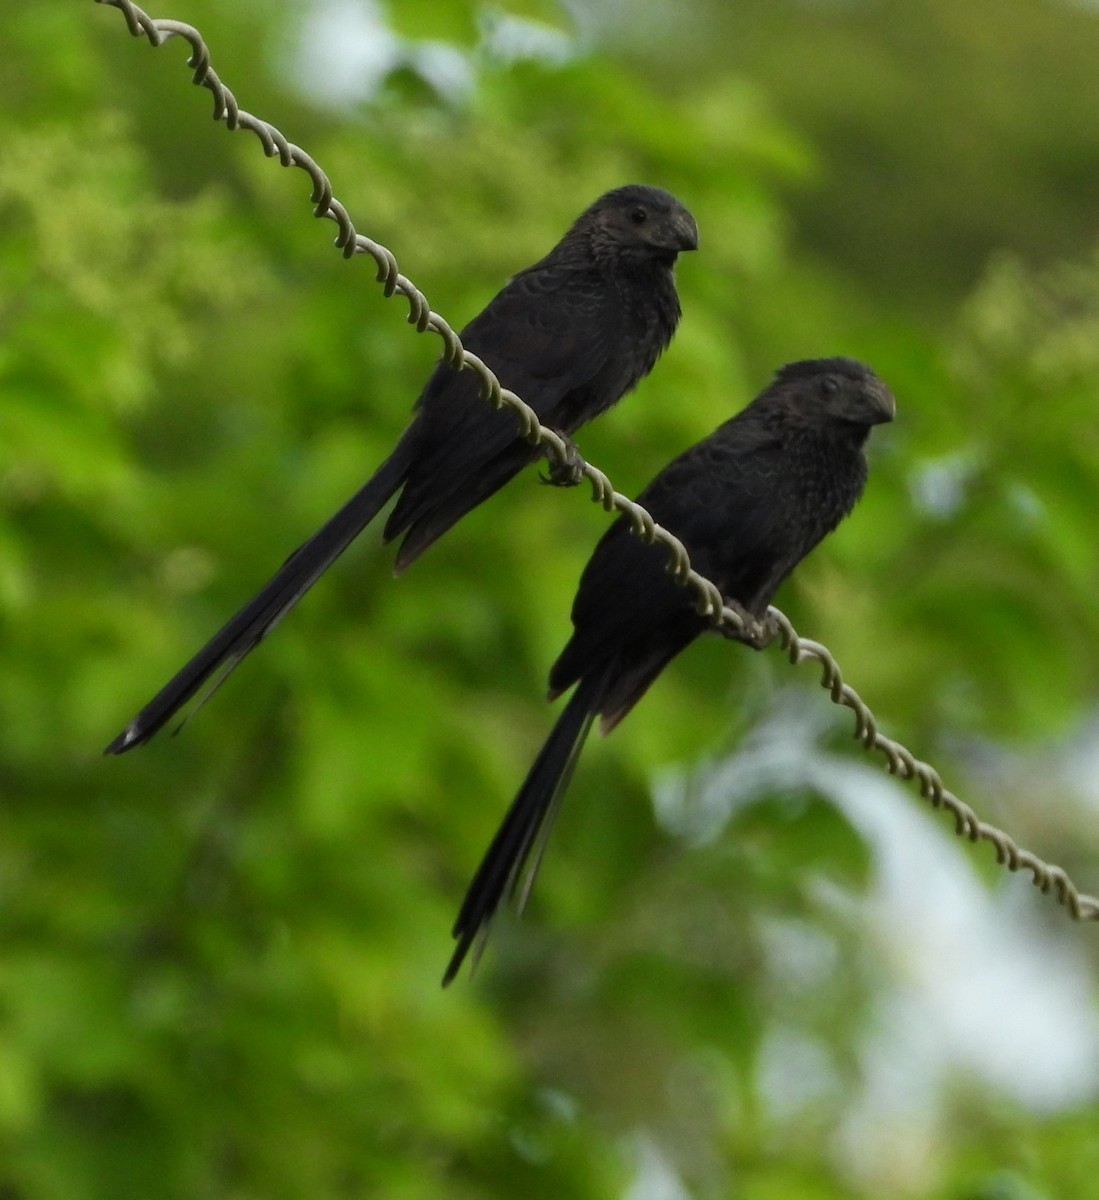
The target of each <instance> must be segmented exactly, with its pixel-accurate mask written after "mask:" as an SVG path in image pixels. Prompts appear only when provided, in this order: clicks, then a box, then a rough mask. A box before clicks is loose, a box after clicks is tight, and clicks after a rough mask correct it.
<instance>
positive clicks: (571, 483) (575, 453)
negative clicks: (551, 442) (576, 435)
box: [539, 432, 587, 487]
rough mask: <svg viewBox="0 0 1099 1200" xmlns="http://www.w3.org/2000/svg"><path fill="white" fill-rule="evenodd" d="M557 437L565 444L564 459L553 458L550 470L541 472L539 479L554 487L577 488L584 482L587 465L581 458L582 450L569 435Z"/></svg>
mask: <svg viewBox="0 0 1099 1200" xmlns="http://www.w3.org/2000/svg"><path fill="white" fill-rule="evenodd" d="M557 436H558V437H559V438H560V439H561V441H562V442H564V443H565V454H564V457H563V458H561V459H556V458H551V459H550V460H549V467H548V469H547V470H546V471H542V472H540V473H539V478H540V479H541V480H542V482H543V483H548V484H550V485H551V486H553V487H576V485H577V484H578V483H583V482H584V468H585V467H586V466H587V463H585V462H584V460H583V458H581V457H580V450H579V449H578V447H577V445H576V443H575V442H574V441H573V440H572V438H570V437H569V436H568V434H565V433H560V432H559V433H558V434H557Z"/></svg>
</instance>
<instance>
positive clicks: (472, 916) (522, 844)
mask: <svg viewBox="0 0 1099 1200" xmlns="http://www.w3.org/2000/svg"><path fill="white" fill-rule="evenodd" d="M607 678H608V674H607V672H600V673H599V674H597V675H595V676H594V677H592V676H589V677H587V678H585V679H582V680H581V681H580V683H579V684H578V685H577V688H576V691H574V692H573V694H572V695H571V696H570V697H569V702H568V704H566V705H565V709H564V711H563V712H562V713H561V715H560V716H559V717H558V718H557V724H556V725H554V727H553V729H552V731H551V732H550V735H549V737H548V738H546V741H545V744H544V745H543V747H542V749H541V750H539V751H538V757H537V758H536V759H535V760H534V763H533V765H532V766H531V768H530V771H529V772H528V773H527V777H526V779H525V780H524V781H523V786H522V787H521V788H520V789H519V793H518V795H517V796H516V797H515V799H514V800H513V801H512V802H511V807H510V808H509V809H508V811H507V814H506V815H505V817H504V819H503V821H502V822H501V824H500V828H499V829H498V830H497V831H496V836H495V837H494V838H493V839H492V843H491V845H490V846H489V848H488V850H487V851H486V852H485V856H484V858H483V859H482V860H481V865H480V866H479V867H478V868H477V873H476V874H475V875H474V876H473V880H472V882H471V883H470V885H469V888H468V890H467V891H466V895H465V899H464V900H463V901H462V907H461V909H460V911H459V913H458V919H457V920H456V921H455V922H454V928H453V930H452V931H451V933H452V936H453V937H455V938H457V939H458V945H457V947H456V948H455V950H454V954H453V955H452V956H451V959H450V964H449V966H448V967H447V969H446V974H445V975H444V976H443V987H446V985H447V984H448V983H450V981H451V980H452V979H453V978H454V976H455V975H457V974H458V970H459V968H460V967H461V965H462V962H463V960H464V959H465V957H466V955H467V954H468V953H469V950H470V948H471V947H472V946H473V945H474V943H475V942H480V945H479V946H478V948H477V953H480V950H481V948H482V946H483V944H484V941H485V939H486V938H487V937H488V930H489V924H490V922H491V921H492V918H493V915H494V914H495V913H496V910H497V909H498V908H499V907H500V905H501V904H502V903H503V901H504V899H505V898H506V897H507V896H508V895H509V894H510V893H513V892H515V891H516V889H517V887H518V893H519V898H518V904H519V909H520V911H522V908H523V905H524V904H525V903H526V900H527V896H528V895H529V894H530V889H531V886H532V885H533V883H534V876H535V874H536V872H537V870H538V864H539V862H540V861H541V858H542V852H543V850H544V849H545V845H546V839H547V837H548V836H549V831H550V826H551V825H552V824H553V818H554V816H555V815H556V812H557V806H558V804H559V803H560V801H561V797H562V795H563V794H564V791H565V787H566V786H567V784H568V781H569V776H570V775H571V774H572V769H573V767H574V766H575V764H576V759H577V757H578V756H579V754H580V749H581V747H582V746H583V745H584V739H585V737H587V733H588V730H589V729H590V728H591V723H592V719H593V718H594V716H595V714H596V712H597V711H598V708H599V702H600V700H601V698H602V695H603V691H604V687H605V684H606V680H607ZM524 866H525V867H526V870H525V872H524ZM520 874H523V876H524V877H523V880H522V883H521V885H520V883H519V876H520Z"/></svg>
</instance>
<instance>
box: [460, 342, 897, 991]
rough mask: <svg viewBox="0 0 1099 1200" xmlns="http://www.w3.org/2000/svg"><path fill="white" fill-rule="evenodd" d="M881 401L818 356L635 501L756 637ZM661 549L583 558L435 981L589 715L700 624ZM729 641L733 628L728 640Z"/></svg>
mask: <svg viewBox="0 0 1099 1200" xmlns="http://www.w3.org/2000/svg"><path fill="white" fill-rule="evenodd" d="M895 411H896V403H895V401H894V399H893V395H892V393H891V392H890V390H889V389H888V388H887V387H886V386H885V384H884V383H882V381H881V380H880V379H879V378H878V377H877V376H876V375H875V374H874V373H873V372H872V371H871V370H870V369H869V368H868V367H865V366H863V365H862V364H861V363H858V362H855V361H854V360H853V359H849V358H824V359H816V360H813V361H810V362H796V363H791V364H790V365H788V366H785V367H783V368H782V369H781V370H780V371H779V372H778V374H777V375H776V376H775V379H774V382H773V383H772V384H771V385H770V387H768V388H767V389H766V390H765V391H764V392H762V393H760V395H758V396H757V397H756V398H755V399H754V400H753V401H752V402H751V404H749V405H748V407H747V408H745V409H744V410H743V411H742V412H740V413H738V414H737V415H736V416H735V417H733V418H732V420H730V421H726V422H725V424H724V425H721V426H720V427H719V428H718V429H717V430H715V431H714V432H713V433H712V434H710V436H709V437H708V438H705V439H704V440H703V441H701V442H699V443H697V444H696V445H694V446H692V447H691V448H690V449H689V450H687V451H685V452H684V453H683V454H681V455H680V456H679V457H678V458H677V459H675V460H674V461H673V462H672V463H670V464H669V465H668V466H667V467H665V468H664V470H663V471H661V472H660V474H659V475H657V477H656V478H655V479H654V480H653V481H652V482H651V483H650V484H649V486H648V487H647V488H645V490H644V491H643V492H642V493H641V495H640V496H639V497H638V502H639V503H640V504H642V505H643V506H644V507H645V508H647V509H648V511H649V512H650V513H651V514H652V515H653V517H654V518H655V519H656V521H657V522H659V523H660V524H661V525H663V526H664V527H665V528H666V529H668V530H670V531H671V532H672V533H674V534H675V535H676V536H677V537H678V538H679V539H680V540H681V541H682V542H683V544H684V545H685V546H686V548H687V552H688V554H689V555H690V558H691V564H692V566H693V567H694V568H695V570H697V571H699V572H700V573H701V574H702V575H704V576H706V577H707V578H708V579H710V580H712V581H713V582H714V583H715V584H717V586H718V587H719V588H720V589H721V592H722V595H723V596H724V597H725V598H726V602H727V603H728V604H730V606H731V607H733V608H735V609H737V610H738V611H739V612H741V613H742V615H744V616H745V617H746V618H747V623H748V628H747V629H746V632H745V633H744V634H743V635H741V636H740V637H739V639H738V640H741V641H747V642H749V643H758V642H759V640H760V637H761V634H762V628H761V625H760V622H761V620H762V618H763V617H764V616H765V614H766V610H767V606H768V605H769V604H770V602H771V598H772V596H774V594H775V590H776V589H777V588H778V586H779V584H780V583H782V581H783V580H784V579H785V578H786V576H787V575H789V574H790V572H791V571H792V570H793V569H794V567H795V566H797V564H798V563H799V562H800V561H801V560H802V559H803V558H804V557H805V555H806V554H808V553H809V551H810V550H812V549H813V547H814V546H815V545H816V544H817V543H818V542H819V541H820V540H821V539H822V538H823V537H824V536H825V535H826V534H827V533H830V532H831V531H832V530H833V529H835V527H836V526H837V525H838V524H839V522H840V521H841V520H842V519H843V518H844V517H845V516H846V515H847V514H848V513H849V512H850V511H851V509H852V507H853V506H854V504H855V501H856V500H858V498H859V496H860V495H861V493H862V489H863V486H864V485H865V483H866V458H865V456H864V454H863V444H864V443H865V441H866V438H867V435H868V434H869V432H870V427H871V426H872V425H877V424H880V423H881V422H883V421H891V420H892V419H893V415H894V413H895ZM667 561H668V560H667V554H666V552H665V551H664V550H663V549H661V548H660V547H658V546H651V545H648V544H647V543H646V542H643V541H641V540H640V539H639V538H637V537H635V536H633V535H632V534H631V533H630V532H629V528H628V524H627V520H626V518H624V517H623V518H619V520H618V521H616V522H615V523H614V524H613V525H612V526H611V527H610V529H608V530H607V532H606V534H605V535H604V536H603V538H602V539H601V540H600V542H599V544H598V545H597V546H596V548H595V552H594V553H593V554H592V556H591V558H590V560H589V561H588V564H587V566H586V567H585V568H584V573H583V575H582V576H581V578H580V586H579V588H578V590H577V593H576V599H575V600H574V601H573V606H572V623H573V627H574V628H573V634H572V637H571V638H570V639H569V642H568V644H567V645H566V646H565V648H564V650H562V652H561V654H560V656H559V657H558V659H557V661H556V662H555V663H554V665H553V668H552V670H551V671H550V677H549V683H550V688H549V698H550V699H551V700H553V699H555V698H556V697H557V696H559V695H561V693H562V692H564V691H566V690H567V689H568V688H570V687H572V686H573V685H574V684H575V685H576V690H575V691H574V692H573V694H572V696H571V697H570V699H569V702H568V704H566V705H565V709H564V711H563V712H562V713H561V715H560V717H559V718H558V719H557V724H556V725H554V727H553V731H552V732H551V733H550V735H549V737H548V738H547V739H546V743H545V745H544V746H543V747H542V749H541V751H540V752H539V754H538V757H537V758H536V759H535V760H534V764H533V766H532V767H531V769H530V772H529V773H528V775H527V777H526V779H525V780H524V782H523V785H522V787H521V788H520V789H519V794H518V795H517V796H516V797H515V799H514V800H513V801H512V803H511V807H510V808H509V809H508V811H507V815H506V816H505V817H504V820H503V823H502V824H501V826H500V828H499V830H498V831H497V833H496V836H495V837H494V838H493V840H492V844H491V845H490V846H489V848H488V851H487V853H486V854H485V857H484V859H483V860H482V862H481V865H480V866H479V867H478V868H477V873H476V875H474V877H473V881H472V883H471V884H470V885H469V890H468V891H467V892H466V896H465V900H464V901H463V902H462V907H461V911H460V912H459V913H458V919H457V921H456V922H455V925H454V930H453V934H454V937H455V938H457V939H458V946H457V948H456V949H455V951H454V955H453V957H452V958H451V960H450V965H449V966H448V967H447V971H446V975H445V976H444V978H443V984H444V986H445V985H446V984H447V983H449V982H450V981H451V980H452V979H453V978H454V976H455V975H456V974H457V972H458V968H459V967H460V966H461V964H462V960H463V959H464V958H465V956H466V954H467V953H468V951H469V949H470V947H471V946H472V945H473V944H474V942H475V941H477V939H478V937H479V936H480V937H482V938H483V937H484V936H486V935H487V931H488V925H489V922H490V921H491V919H492V916H493V914H494V913H495V912H496V910H497V908H499V906H500V904H501V902H502V901H503V900H504V899H505V897H506V896H507V895H508V894H509V893H511V892H512V891H514V890H515V888H516V884H517V883H518V881H519V877H520V874H521V873H523V868H524V865H525V864H526V865H527V869H526V872H525V879H524V881H523V883H522V886H521V888H520V889H519V904H520V907H521V906H522V903H523V902H524V901H525V899H526V896H527V893H528V892H529V890H530V886H531V883H532V882H533V877H534V872H535V871H536V870H537V867H538V860H539V858H540V857H541V853H542V850H543V848H544V846H545V840H546V837H547V835H548V832H549V826H550V824H551V821H552V817H553V814H554V812H555V810H556V807H557V804H558V803H559V801H560V799H561V795H562V793H563V791H564V788H565V785H566V784H567V782H568V778H569V775H570V774H571V772H572V768H573V766H574V764H575V762H576V759H577V757H578V756H579V753H580V749H581V747H582V746H583V743H584V738H585V737H586V735H587V733H588V730H589V728H590V727H591V723H592V721H593V720H594V719H595V717H597V716H598V717H600V718H601V721H600V725H601V728H602V731H603V732H604V733H607V732H608V731H609V730H611V729H613V728H614V726H615V725H617V724H618V722H619V721H621V720H622V718H623V717H624V716H625V715H626V714H627V713H628V712H629V711H630V709H631V708H633V706H634V705H635V704H636V703H637V702H638V700H640V699H641V697H642V696H643V695H644V694H645V692H646V690H647V689H648V687H649V685H650V684H651V683H652V682H653V680H654V679H656V677H657V675H659V674H660V672H661V671H662V670H663V669H664V668H665V666H667V664H668V663H669V662H670V661H671V660H672V659H673V658H674V657H675V656H676V655H677V654H678V653H679V652H680V651H681V650H683V649H684V648H685V647H686V646H687V645H689V644H690V643H691V642H692V641H694V639H695V638H696V637H698V635H699V634H701V633H704V632H705V631H706V630H708V629H711V628H713V627H712V626H711V625H710V623H709V622H708V621H707V620H706V619H705V618H704V617H702V616H700V615H699V614H698V613H697V612H696V611H695V609H694V608H693V607H692V601H693V600H694V596H693V595H692V594H690V593H688V591H687V589H686V588H684V587H681V586H680V585H679V584H677V583H676V582H675V581H674V580H673V579H672V577H671V576H670V575H669V574H668V572H667V570H666V566H667ZM730 636H732V635H730Z"/></svg>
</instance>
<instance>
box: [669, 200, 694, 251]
mask: <svg viewBox="0 0 1099 1200" xmlns="http://www.w3.org/2000/svg"><path fill="white" fill-rule="evenodd" d="M672 235H673V237H674V238H675V246H676V249H677V250H697V249H698V225H697V224H696V223H695V219H694V217H692V216H691V214H690V213H689V212H687V210H686V209H684V210H683V211H682V212H677V213H676V214H675V216H674V217H673V218H672Z"/></svg>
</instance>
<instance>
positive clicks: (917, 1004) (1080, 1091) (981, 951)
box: [654, 691, 1099, 1173]
mask: <svg viewBox="0 0 1099 1200" xmlns="http://www.w3.org/2000/svg"><path fill="white" fill-rule="evenodd" d="M830 719H831V714H829V713H828V712H827V711H826V710H825V711H822V710H820V708H819V705H818V702H817V697H815V696H813V697H809V696H807V695H803V694H801V693H799V692H793V691H791V692H789V693H785V694H782V695H780V696H779V697H778V698H777V701H776V704H775V706H774V709H773V710H772V713H771V714H770V715H769V716H768V717H767V718H766V719H765V720H764V721H762V722H761V723H760V725H759V726H758V727H757V729H756V730H755V732H754V733H753V735H752V736H751V737H750V738H749V739H748V741H747V742H746V743H745V744H744V746H743V749H741V750H740V751H739V752H737V753H736V754H734V755H732V756H731V757H730V758H728V759H726V760H723V761H722V762H719V763H717V764H712V765H710V766H708V767H705V768H703V769H702V770H700V771H697V772H691V773H690V774H687V773H685V772H682V771H680V772H678V773H670V774H669V775H668V776H666V777H665V778H663V779H662V780H660V781H659V782H658V784H657V787H656V789H655V796H654V800H655V804H656V809H657V813H658V815H659V816H660V819H661V820H662V822H663V823H664V824H665V825H666V826H668V827H670V828H671V829H673V830H674V831H676V832H678V833H679V834H680V835H681V836H686V837H687V838H689V839H690V840H698V841H705V840H709V839H710V838H712V837H715V836H717V834H718V833H719V832H720V831H721V829H722V828H723V826H724V824H725V822H727V821H728V820H729V818H730V817H731V816H732V815H733V814H734V813H735V812H736V811H737V810H738V809H740V808H743V807H744V806H746V805H747V804H750V803H752V802H754V800H755V799H757V798H758V797H759V796H760V795H761V794H774V793H775V792H776V791H778V792H782V791H797V790H802V789H807V788H808V789H812V790H813V791H815V792H816V793H817V794H820V795H823V796H826V797H827V798H828V799H829V800H830V801H831V802H832V803H833V804H834V805H835V806H836V807H837V809H839V810H840V811H841V812H842V813H843V814H844V816H845V817H846V819H847V820H848V821H849V822H850V823H851V825H852V826H853V827H854V828H855V829H856V830H857V831H858V832H859V834H860V835H861V837H862V839H863V841H864V842H865V844H866V845H867V847H868V849H869V852H870V855H871V861H872V864H873V875H872V879H871V882H870V885H869V887H868V891H867V895H866V896H865V898H863V899H862V900H861V901H860V913H861V920H862V922H863V924H864V926H865V928H866V930H867V932H868V934H869V935H870V936H871V937H872V938H873V939H874V943H875V947H876V949H877V951H878V953H879V956H880V959H881V961H882V963H883V966H884V970H885V973H886V975H887V977H888V982H887V984H886V985H885V987H884V988H883V990H882V992H881V994H880V996H879V998H878V1003H877V1011H876V1014H875V1016H874V1019H873V1021H872V1023H871V1028H870V1030H869V1031H868V1033H867V1034H866V1037H865V1040H864V1043H863V1045H862V1047H861V1050H860V1058H861V1062H862V1074H863V1078H864V1092H863V1095H862V1096H861V1098H860V1099H859V1100H858V1101H857V1102H856V1104H855V1106H854V1108H853V1109H852V1110H851V1111H849V1112H848V1113H847V1114H846V1116H845V1118H844V1136H843V1138H842V1142H843V1144H844V1146H845V1147H846V1148H847V1149H846V1153H850V1154H851V1155H854V1156H858V1155H862V1154H867V1155H873V1154H874V1153H875V1151H876V1150H878V1151H880V1150H881V1148H882V1146H883V1144H884V1143H889V1150H888V1151H887V1153H894V1152H897V1151H898V1147H897V1146H896V1145H895V1142H896V1138H897V1136H898V1134H902V1135H903V1137H902V1140H904V1141H906V1142H908V1144H909V1145H916V1144H919V1143H920V1142H921V1139H920V1134H919V1126H920V1125H921V1123H926V1122H927V1121H928V1120H930V1121H931V1122H933V1121H934V1119H935V1116H936V1114H938V1113H939V1112H941V1111H942V1109H941V1105H940V1100H941V1098H942V1096H943V1094H944V1093H945V1092H946V1090H947V1088H948V1087H949V1086H950V1085H951V1084H952V1082H953V1081H954V1080H956V1078H957V1077H958V1075H959V1074H964V1075H965V1076H967V1077H969V1078H970V1079H974V1078H976V1079H979V1080H980V1081H982V1082H983V1083H984V1084H985V1085H987V1086H988V1087H989V1088H991V1089H993V1090H995V1091H996V1092H997V1093H998V1094H1000V1095H1007V1096H1010V1097H1012V1098H1014V1099H1015V1100H1016V1101H1018V1102H1019V1103H1020V1104H1022V1105H1024V1106H1026V1107H1028V1108H1029V1109H1031V1110H1032V1111H1036V1112H1045V1111H1054V1110H1057V1109H1060V1108H1063V1107H1069V1106H1074V1105H1077V1104H1079V1103H1081V1102H1082V1101H1085V1100H1087V1099H1089V1098H1091V1097H1094V1096H1095V1095H1096V1093H1097V1091H1099V1016H1097V1009H1096V986H1095V981H1094V980H1093V979H1092V978H1091V975H1090V972H1089V970H1088V967H1087V965H1086V962H1085V961H1084V958H1083V956H1082V955H1081V954H1080V953H1079V951H1078V948H1077V947H1078V942H1079V938H1080V937H1081V936H1083V934H1082V933H1081V930H1080V928H1079V927H1078V926H1074V925H1073V924H1072V923H1071V922H1069V921H1068V920H1067V919H1064V920H1063V922H1062V923H1061V924H1060V925H1058V924H1057V923H1056V922H1050V921H1047V920H1046V918H1047V916H1048V912H1047V911H1046V909H1047V906H1049V905H1050V904H1051V903H1052V901H1051V900H1050V899H1049V898H1048V897H1043V896H1042V895H1041V894H1040V893H1038V892H1037V891H1035V890H1032V889H1030V888H1028V887H1026V886H1025V885H1024V883H1023V882H1022V880H1021V879H1019V878H1016V877H1010V878H1006V879H1005V885H1004V886H1003V887H1002V888H1001V889H997V890H989V889H988V888H986V887H985V886H984V885H983V884H982V882H981V881H980V880H979V879H978V877H977V875H976V874H975V872H974V870H973V866H972V864H971V861H970V856H976V855H985V856H987V855H990V854H991V847H989V846H987V845H984V844H981V845H979V846H973V845H971V844H970V843H969V842H962V841H959V840H957V839H955V838H954V837H953V834H952V827H951V826H950V820H949V818H948V817H947V816H946V815H944V814H940V813H932V812H931V811H930V810H929V809H927V808H924V807H921V805H922V804H923V803H924V802H923V801H921V800H920V799H919V797H918V796H917V795H916V794H915V792H914V791H912V790H910V789H908V788H906V787H904V786H902V785H900V784H899V783H897V782H896V781H894V780H893V779H891V778H890V777H889V776H888V775H886V774H884V773H883V772H882V771H881V770H879V769H878V768H877V767H875V766H872V765H868V764H867V763H865V762H863V761H860V760H859V758H858V757H857V756H855V755H854V752H853V753H852V755H850V756H848V755H839V754H834V753H832V752H830V751H827V750H823V749H821V748H820V746H819V745H818V742H819V738H820V734H821V732H822V730H823V729H824V728H826V727H827V724H828V722H829V720H830ZM1021 874H1022V873H1021ZM1028 877H1029V876H1024V878H1028ZM787 1048H789V1047H787ZM779 1049H781V1047H779ZM802 1049H803V1050H804V1049H805V1048H804V1047H803V1048H802ZM799 1053H800V1052H799ZM781 1057H782V1058H785V1059H787V1060H788V1059H789V1056H788V1055H786V1054H785V1052H784V1053H783V1055H782V1056H781ZM776 1071H778V1074H777V1075H774V1076H773V1077H772V1083H774V1084H777V1085H781V1082H782V1079H783V1078H785V1067H784V1066H783V1065H782V1063H781V1062H779V1063H777V1065H776ZM819 1078H820V1081H821V1083H822V1084H825V1082H826V1075H824V1074H822V1075H821V1076H820V1077H819ZM779 1090H781V1087H780V1089H779ZM921 1114H923V1115H922V1116H921ZM927 1136H928V1137H930V1136H931V1132H930V1130H928V1131H927ZM900 1152H902V1153H903V1147H901V1148H900ZM851 1165H852V1167H853V1168H854V1169H855V1170H856V1171H857V1172H858V1171H859V1164H857V1163H852V1164H851ZM859 1173H861V1172H859Z"/></svg>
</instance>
